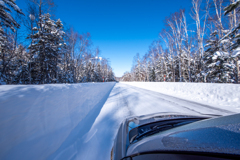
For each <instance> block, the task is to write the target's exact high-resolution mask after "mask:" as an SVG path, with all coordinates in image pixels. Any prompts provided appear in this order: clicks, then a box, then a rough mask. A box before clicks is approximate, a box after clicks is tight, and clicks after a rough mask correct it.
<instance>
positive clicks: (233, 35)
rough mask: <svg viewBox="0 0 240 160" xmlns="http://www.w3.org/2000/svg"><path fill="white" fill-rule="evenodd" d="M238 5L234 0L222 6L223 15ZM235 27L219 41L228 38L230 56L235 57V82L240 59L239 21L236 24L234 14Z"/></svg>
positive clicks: (234, 9)
mask: <svg viewBox="0 0 240 160" xmlns="http://www.w3.org/2000/svg"><path fill="white" fill-rule="evenodd" d="M239 7H240V0H236V1H235V2H233V3H231V4H230V5H228V6H227V7H225V8H224V11H225V13H224V14H225V15H227V14H229V13H230V12H236V9H237V8H239ZM234 19H235V27H234V28H233V29H232V30H231V31H230V32H229V33H228V34H226V35H225V36H224V37H223V38H222V39H221V41H224V40H225V39H230V40H231V43H232V45H231V46H230V50H231V51H233V55H232V57H233V58H234V59H235V64H236V71H235V77H236V80H235V82H236V83H238V81H239V77H238V76H239V62H238V60H239V59H240V33H239V30H240V21H239V22H238V24H237V17H236V16H235V18H234Z"/></svg>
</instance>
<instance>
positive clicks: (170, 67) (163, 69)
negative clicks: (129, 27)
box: [121, 0, 240, 83]
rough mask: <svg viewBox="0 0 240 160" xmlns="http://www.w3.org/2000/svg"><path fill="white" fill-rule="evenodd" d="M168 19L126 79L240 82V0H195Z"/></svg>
mask: <svg viewBox="0 0 240 160" xmlns="http://www.w3.org/2000/svg"><path fill="white" fill-rule="evenodd" d="M189 2H190V1H189ZM191 3H192V7H191V13H190V14H186V11H185V10H184V9H181V10H179V11H177V12H175V13H173V14H171V15H170V16H169V17H167V18H166V19H165V20H164V24H165V28H164V29H162V31H161V32H160V33H159V39H157V40H155V41H153V42H152V44H151V45H150V47H149V51H148V52H147V53H146V54H145V55H143V57H140V55H139V54H138V53H137V54H136V56H135V57H134V60H133V66H132V69H131V71H130V72H125V73H124V75H123V76H122V78H121V80H122V81H150V82H163V81H167V82H210V83H238V82H239V57H240V33H239V29H240V17H239V16H240V7H239V6H240V0H191Z"/></svg>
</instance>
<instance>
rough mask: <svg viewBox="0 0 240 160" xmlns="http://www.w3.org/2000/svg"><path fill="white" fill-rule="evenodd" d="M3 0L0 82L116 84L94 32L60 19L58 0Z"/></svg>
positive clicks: (0, 21) (0, 8)
mask: <svg viewBox="0 0 240 160" xmlns="http://www.w3.org/2000/svg"><path fill="white" fill-rule="evenodd" d="M26 3H27V9H26V11H22V9H20V8H19V7H18V5H17V1H15V0H0V23H1V25H0V84H50V83H81V82H108V81H115V76H114V73H113V70H112V68H111V66H110V62H109V60H108V59H107V58H103V57H100V49H99V48H98V47H94V46H93V42H92V41H91V34H90V33H81V34H80V33H78V32H77V31H75V30H74V28H73V27H72V26H71V25H67V24H64V23H63V22H62V21H61V20H60V19H59V18H57V17H56V15H55V11H56V9H57V7H56V4H55V3H54V1H53V0H26Z"/></svg>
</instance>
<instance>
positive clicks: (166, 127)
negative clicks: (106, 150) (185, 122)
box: [132, 125, 173, 142]
mask: <svg viewBox="0 0 240 160" xmlns="http://www.w3.org/2000/svg"><path fill="white" fill-rule="evenodd" d="M171 128H173V125H164V126H154V127H153V129H151V130H148V131H146V132H143V133H142V134H138V135H137V136H136V137H135V138H133V140H132V142H134V141H137V140H139V139H141V138H143V137H145V136H150V135H152V134H155V133H158V132H160V131H163V130H167V129H171Z"/></svg>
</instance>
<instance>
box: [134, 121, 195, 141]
mask: <svg viewBox="0 0 240 160" xmlns="http://www.w3.org/2000/svg"><path fill="white" fill-rule="evenodd" d="M198 120H200V119H194V120H193V119H191V120H174V121H171V122H168V123H165V124H155V125H154V126H151V127H147V128H145V127H139V128H136V131H137V130H138V131H137V134H135V135H133V136H132V137H131V138H130V143H133V142H136V141H138V140H140V139H142V138H144V137H147V136H150V135H153V134H155V133H158V132H160V131H165V130H168V129H172V128H175V127H178V126H182V125H185V124H189V123H192V122H195V121H198ZM132 131H133V130H132ZM136 131H135V132H136Z"/></svg>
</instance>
